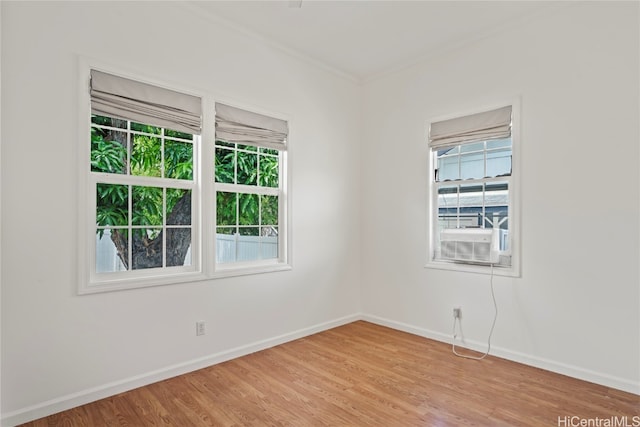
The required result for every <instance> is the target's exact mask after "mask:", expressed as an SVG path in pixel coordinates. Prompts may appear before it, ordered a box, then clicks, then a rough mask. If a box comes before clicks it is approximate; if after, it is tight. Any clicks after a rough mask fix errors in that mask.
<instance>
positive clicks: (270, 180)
mask: <svg viewBox="0 0 640 427" xmlns="http://www.w3.org/2000/svg"><path fill="white" fill-rule="evenodd" d="M259 161H260V170H259V174H258V185H260V186H262V187H272V188H278V183H279V180H278V173H279V168H278V157H277V156H270V155H269V156H265V155H260V157H259Z"/></svg>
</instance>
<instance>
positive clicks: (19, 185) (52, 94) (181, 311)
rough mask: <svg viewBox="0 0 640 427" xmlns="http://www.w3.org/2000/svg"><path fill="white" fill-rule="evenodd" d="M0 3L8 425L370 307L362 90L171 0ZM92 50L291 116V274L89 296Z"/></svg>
mask: <svg viewBox="0 0 640 427" xmlns="http://www.w3.org/2000/svg"><path fill="white" fill-rule="evenodd" d="M1 7H2V43H3V44H2V65H3V69H2V89H3V92H2V122H3V125H4V126H3V129H2V139H3V146H2V197H3V200H2V233H3V236H2V254H3V259H2V285H3V289H2V294H3V295H2V359H1V360H2V414H3V418H4V422H5V424H6V425H9V424H13V423H16V422H20V421H24V420H26V419H29V418H34V417H36V416H41V415H45V414H47V413H51V412H53V411H56V410H59V409H63V408H65V407H68V406H69V405H71V404H78V403H81V402H83V401H86V400H89V399H92V398H97V397H100V396H103V395H108V394H110V393H113V392H116V391H120V390H122V389H124V388H128V387H132V386H135V385H138V384H143V383H145V382H149V381H152V380H156V379H158V378H161V377H165V376H169V375H173V374H176V373H179V372H181V371H185V370H189V369H193V368H195V367H198V366H204V365H207V364H211V363H213V362H215V361H219V360H222V359H225V358H228V357H233V356H235V355H238V354H242V353H243V352H247V351H251V350H254V349H256V348H261V347H264V346H268V345H273V344H274V343H277V342H280V341H283V340H287V339H291V338H293V337H296V336H300V335H304V334H308V333H312V332H313V331H315V330H318V329H323V328H327V327H329V326H332V325H335V324H340V323H342V322H346V321H349V320H351V319H353V318H354V316H355V315H356V314H357V313H359V311H360V307H359V301H360V294H359V292H360V289H359V283H360V278H359V274H360V268H359V243H360V238H359V195H358V194H359V185H360V184H359V177H360V174H359V166H358V165H359V159H360V152H359V145H360V144H359V137H360V126H359V121H360V101H359V100H360V87H359V85H358V84H356V83H355V82H353V81H351V80H349V79H347V78H344V77H340V76H338V75H337V74H332V73H329V72H327V71H325V70H320V69H318V67H317V66H314V65H310V64H307V63H305V62H303V61H301V60H299V59H294V58H292V57H291V56H288V55H286V54H283V53H281V52H279V51H277V50H274V49H273V48H270V47H268V46H266V45H265V44H263V43H260V42H257V41H256V40H254V39H252V38H251V37H248V36H245V35H241V34H239V33H237V32H234V31H231V30H229V29H227V28H224V27H222V26H219V25H212V24H211V23H210V22H209V21H207V20H206V19H205V18H204V17H200V16H198V14H197V13H194V12H193V11H192V10H190V9H188V8H184V7H176V6H175V5H173V4H170V3H165V2H150V3H146V2H140V3H129V2H101V3H99V2H69V3H49V2H43V3H31V2H24V3H18V2H15V3H13V2H2V4H1ZM78 55H86V56H89V57H92V58H97V59H99V60H100V61H102V62H106V63H110V64H113V65H114V66H116V67H121V68H122V69H123V70H126V71H130V72H134V73H139V74H141V75H142V76H145V77H148V78H152V79H154V80H158V81H164V82H166V84H168V85H172V86H177V87H181V86H184V87H186V88H192V89H194V90H197V91H203V92H207V93H211V94H214V95H218V96H221V97H223V98H224V99H225V100H232V101H237V102H239V103H242V104H246V105H255V106H257V107H260V108H262V109H265V110H269V111H275V112H281V113H282V114H285V115H286V116H288V117H289V118H290V125H291V135H290V145H291V152H290V159H291V162H292V171H291V172H292V175H293V183H292V188H291V194H292V197H293V199H292V202H293V206H292V214H293V216H292V223H293V227H292V233H293V241H292V245H293V267H294V268H293V270H292V271H286V272H278V273H269V274H263V275H253V276H244V277H237V278H230V279H224V280H216V281H209V282H201V283H192V284H185V285H174V286H162V287H157V288H147V289H138V290H130V291H123V292H113V293H107V294H97V295H87V296H77V295H76V294H75V291H76V288H77V283H76V276H77V274H76V270H77V268H78V266H77V261H76V253H75V248H76V241H77V239H76V233H77V232H78V230H77V228H76V221H77V211H78V208H77V205H76V204H77V200H78V194H77V191H76V183H75V181H76V177H77V167H78V165H79V164H82V162H83V160H84V159H80V158H78V157H77V156H76V154H75V153H76V151H77V149H78V147H79V145H80V144H85V143H86V141H80V140H78V135H77V134H78V132H77V126H78V119H79V118H78V107H77V100H78V93H77V90H78V82H77V81H78V80H77V79H78ZM329 234H330V235H331V237H330V238H328V237H327V236H328V235H329ZM197 320H204V321H206V323H207V334H206V335H205V336H204V337H196V336H195V322H196V321H197Z"/></svg>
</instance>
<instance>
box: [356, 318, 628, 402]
mask: <svg viewBox="0 0 640 427" xmlns="http://www.w3.org/2000/svg"><path fill="white" fill-rule="evenodd" d="M362 320H366V321H367V322H371V323H375V324H378V325H381V326H386V327H389V328H392V329H397V330H399V331H403V332H408V333H410V334H414V335H418V336H421V337H425V338H429V339H432V340H435V341H441V342H446V343H448V344H451V341H452V336H451V335H447V334H443V333H440V332H435V331H431V330H428V329H424V328H420V327H417V326H414V325H409V324H406V323H402V322H396V321H394V320H389V319H385V318H382V317H378V316H374V315H368V314H364V315H363V316H362ZM456 347H458V344H457V343H456ZM461 347H465V348H469V349H471V350H475V351H479V352H481V353H484V352H485V351H487V343H486V342H485V343H481V342H477V341H473V340H468V339H467V340H465V343H464V345H462V346H461ZM490 354H491V355H493V356H497V357H501V358H503V359H507V360H511V361H513V362H518V363H522V364H523V365H528V366H533V367H536V368H540V369H544V370H546V371H551V372H555V373H557V374H562V375H567V376H569V377H572V378H577V379H580V380H584V381H588V382H591V383H595V384H599V385H603V386H605V387H610V388H615V389H617V390H622V391H626V392H628V393H633V394H637V395H640V382H634V381H630V380H628V379H626V378H619V377H614V376H612V375H608V374H603V373H600V372H595V371H591V370H588V369H584V368H580V367H576V366H571V365H567V364H565V363H560V362H556V361H553V360H549V359H544V358H540V357H536V356H531V355H528V354H524V353H520V352H517V351H512V350H509V349H505V348H501V347H495V346H494V345H492V346H491V353H490Z"/></svg>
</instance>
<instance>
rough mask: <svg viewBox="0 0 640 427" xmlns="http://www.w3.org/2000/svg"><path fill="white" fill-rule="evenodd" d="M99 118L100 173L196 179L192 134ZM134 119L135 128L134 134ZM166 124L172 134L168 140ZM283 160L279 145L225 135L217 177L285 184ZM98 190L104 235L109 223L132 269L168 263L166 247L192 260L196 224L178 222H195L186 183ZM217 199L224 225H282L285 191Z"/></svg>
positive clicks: (251, 228)
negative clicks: (250, 142)
mask: <svg viewBox="0 0 640 427" xmlns="http://www.w3.org/2000/svg"><path fill="white" fill-rule="evenodd" d="M92 123H93V124H94V125H96V126H95V127H92V128H91V170H92V171H93V172H98V173H108V174H123V175H126V174H130V175H133V176H143V177H163V176H164V177H165V178H171V179H179V180H181V179H184V180H192V179H193V144H192V139H193V136H192V135H189V134H185V133H181V132H176V131H173V130H168V129H164V130H163V129H161V128H159V127H155V126H149V125H144V124H138V123H133V122H131V123H128V122H127V121H126V120H120V119H115V118H110V117H102V116H93V117H92ZM127 126H130V129H131V131H133V132H130V133H128V132H127ZM163 131H164V136H165V137H168V139H165V140H164V144H163V143H162V132H163ZM128 135H130V138H131V141H130V144H129V142H128ZM163 150H164V151H163ZM278 162H279V157H278V151H277V150H271V149H265V148H257V147H252V146H248V145H238V146H236V145H235V144H229V143H225V142H222V141H217V143H216V155H215V180H216V182H220V183H230V184H243V185H252V186H256V185H258V186H263V187H271V188H277V187H278V185H279V176H278V173H279V163H278ZM96 191H97V201H96V223H97V226H98V228H97V234H98V236H99V237H100V238H102V237H103V235H104V233H105V229H110V232H111V233H110V234H111V240H112V241H113V243H114V245H115V247H116V249H117V251H118V256H119V258H120V260H121V261H122V263H123V264H124V265H125V267H126V268H127V269H130V268H133V269H139V268H150V267H161V266H162V254H163V250H164V251H166V260H167V265H168V266H172V265H183V264H184V257H185V255H186V252H187V249H188V247H189V245H190V244H191V228H190V227H186V228H185V227H173V228H172V227H171V226H181V225H183V226H190V225H191V192H190V191H188V190H184V189H180V188H166V189H165V190H164V191H163V187H162V186H151V185H149V186H139V185H126V184H107V183H99V184H97V188H96ZM129 198H131V201H130V200H129ZM216 201H217V225H218V232H223V233H240V234H244V235H259V234H260V233H261V232H262V233H264V231H261V230H260V226H264V225H266V226H269V227H270V228H271V229H275V227H277V224H278V198H277V196H267V195H261V196H258V195H255V194H244V193H228V192H218V193H217V194H216ZM163 203H164V204H165V206H166V207H165V209H166V211H165V210H163ZM130 205H131V212H130V211H129V209H130V208H129V206H130ZM163 212H166V216H167V218H166V221H165V223H166V225H167V226H169V228H168V229H167V230H166V233H167V236H166V237H167V238H166V242H167V247H166V248H163V247H162V244H163V228H162V226H163V219H164V218H163ZM130 219H131V224H129V220H130ZM130 226H133V228H131V231H132V235H131V251H132V252H131V260H132V266H129V238H128V237H129V234H128V233H129V229H130ZM223 226H225V227H226V228H225V227H223ZM265 229H266V228H265V227H263V230H265Z"/></svg>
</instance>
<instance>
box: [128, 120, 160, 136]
mask: <svg viewBox="0 0 640 427" xmlns="http://www.w3.org/2000/svg"><path fill="white" fill-rule="evenodd" d="M131 130H134V131H137V132H145V133H152V134H155V135H160V134H161V133H162V129H161V128H159V127H156V126H151V125H143V124H141V123H134V122H131Z"/></svg>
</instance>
